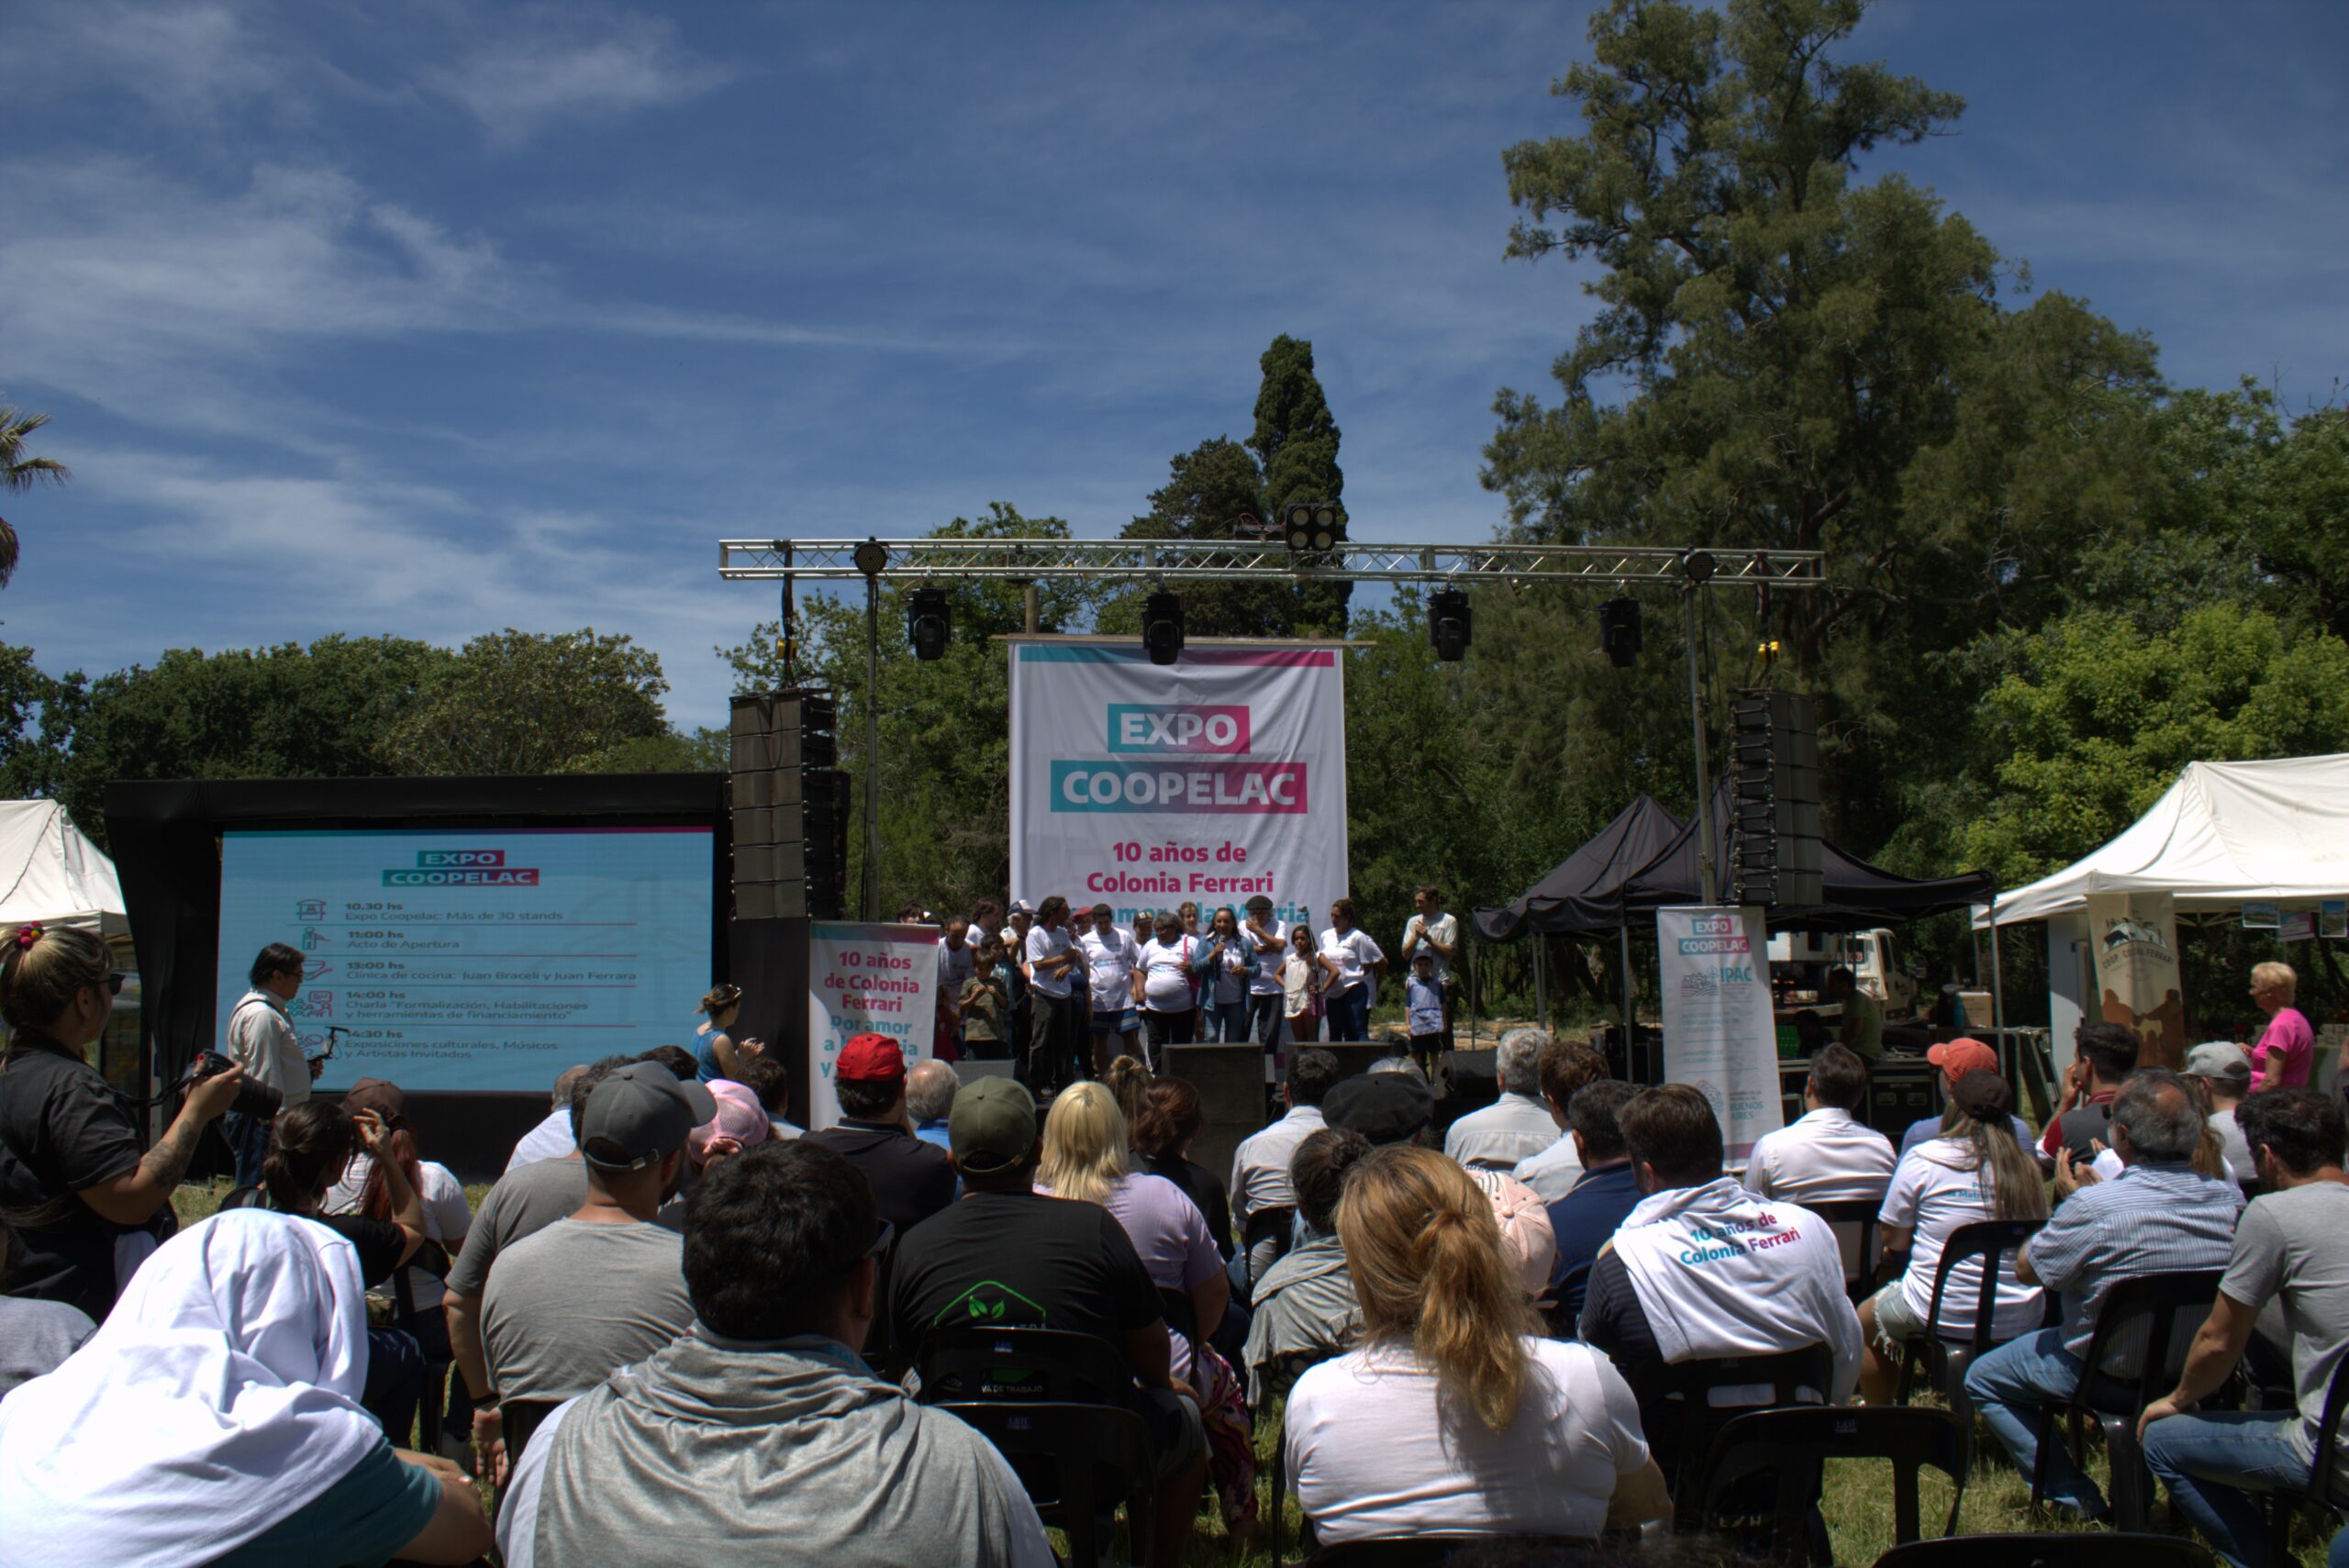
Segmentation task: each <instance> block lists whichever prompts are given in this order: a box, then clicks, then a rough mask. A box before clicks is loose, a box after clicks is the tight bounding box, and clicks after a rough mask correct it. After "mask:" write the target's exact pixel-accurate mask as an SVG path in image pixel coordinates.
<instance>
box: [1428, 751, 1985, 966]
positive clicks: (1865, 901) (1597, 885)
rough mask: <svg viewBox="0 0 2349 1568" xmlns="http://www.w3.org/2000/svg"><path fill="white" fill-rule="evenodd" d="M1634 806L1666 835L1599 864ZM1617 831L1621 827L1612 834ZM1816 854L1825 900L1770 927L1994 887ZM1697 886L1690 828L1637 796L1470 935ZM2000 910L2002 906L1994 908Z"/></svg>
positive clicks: (1681, 899) (1563, 926)
mask: <svg viewBox="0 0 2349 1568" xmlns="http://www.w3.org/2000/svg"><path fill="white" fill-rule="evenodd" d="M1642 806H1647V807H1648V808H1650V810H1649V813H1648V814H1647V815H1645V816H1642V817H1638V820H1639V825H1640V826H1641V827H1642V829H1643V830H1645V831H1649V832H1655V831H1658V830H1660V829H1661V828H1665V827H1669V828H1671V832H1670V833H1669V835H1668V836H1667V837H1665V838H1664V840H1663V841H1662V842H1661V843H1659V844H1657V845H1656V847H1655V850H1654V852H1653V853H1652V854H1650V855H1649V856H1648V857H1647V858H1646V859H1645V860H1643V861H1637V862H1628V869H1627V862H1624V861H1621V860H1618V861H1615V862H1604V861H1603V859H1602V854H1603V850H1602V847H1603V846H1606V845H1608V844H1609V841H1610V838H1613V839H1615V840H1616V841H1618V842H1619V843H1620V841H1622V840H1625V839H1627V838H1628V829H1629V828H1630V827H1631V825H1632V824H1633V821H1634V818H1635V816H1638V814H1640V813H1641V807H1642ZM1729 823H1730V795H1729V784H1728V782H1727V781H1726V780H1723V781H1722V782H1721V784H1720V785H1719V786H1717V787H1716V789H1715V790H1714V797H1713V833H1714V845H1715V847H1714V851H1713V854H1714V862H1713V863H1714V864H1715V865H1716V866H1718V867H1720V871H1721V873H1722V875H1723V877H1724V878H1726V876H1727V874H1728V868H1729V844H1730V830H1729ZM1619 829H1625V830H1626V831H1625V832H1623V833H1621V834H1619ZM1819 852H1820V869H1821V871H1822V873H1824V874H1823V877H1822V882H1823V884H1824V885H1823V889H1822V891H1823V894H1824V896H1823V898H1822V899H1821V901H1820V903H1819V904H1818V905H1816V906H1804V907H1790V906H1779V907H1776V908H1773V909H1772V910H1771V911H1770V929H1772V930H1774V931H1786V930H1810V931H1841V930H1848V929H1853V928H1854V927H1865V926H1870V925H1875V924H1877V923H1879V922H1892V921H1900V920H1916V919H1921V918H1923V917H1925V916H1928V915H1940V914H1944V913H1946V912H1948V911H1950V910H1953V909H1963V908H1965V907H1966V906H1969V905H1973V904H1978V903H1980V902H1982V901H1983V900H1984V899H1986V898H1987V897H1988V896H1989V895H1990V890H1991V889H1992V888H1993V887H1994V886H1996V885H1997V884H1995V883H1994V882H1992V880H1991V879H1990V876H1989V873H1987V872H1963V873H1959V874H1958V875H1956V876H1944V877H1932V878H1927V879H1924V880H1919V879H1917V878H1914V877H1906V876H1895V875H1894V874H1893V873H1890V872H1888V871H1883V870H1880V869H1879V868H1877V867H1876V866H1872V865H1870V864H1868V863H1867V862H1865V861H1864V860H1860V859H1859V858H1857V857H1856V856H1853V855H1848V854H1845V853H1844V852H1843V851H1841V850H1839V849H1837V848H1836V847H1835V846H1834V845H1832V844H1830V843H1826V842H1824V841H1822V842H1821V843H1820V846H1819ZM1586 857H1589V858H1588V859H1587V860H1586ZM1577 867H1580V868H1582V869H1583V871H1584V872H1586V873H1594V874H1590V875H1589V879H1588V880H1587V881H1586V884H1585V885H1584V886H1583V887H1582V888H1581V890H1580V891H1579V892H1575V891H1570V890H1566V889H1565V888H1564V887H1563V886H1562V888H1561V891H1559V892H1558V893H1557V894H1555V895H1551V896H1549V897H1547V898H1545V897H1544V895H1543V890H1544V889H1546V888H1549V887H1550V886H1551V884H1553V882H1558V883H1564V882H1565V881H1570V880H1571V875H1570V873H1574V872H1575V870H1576V868H1577ZM1703 888H1704V883H1703V878H1702V876H1701V874H1700V868H1699V867H1698V857H1697V824H1696V823H1694V822H1685V823H1681V822H1675V819H1674V818H1673V817H1672V815H1671V813H1669V812H1667V811H1665V810H1664V809H1663V807H1661V806H1656V805H1655V803H1654V802H1653V801H1652V800H1649V799H1648V797H1647V796H1645V795H1642V796H1641V797H1640V798H1639V799H1638V800H1636V801H1633V802H1632V803H1631V806H1630V807H1629V808H1628V809H1626V810H1625V811H1624V813H1623V814H1622V815H1621V816H1620V817H1616V818H1615V820H1614V821H1613V822H1610V823H1609V824H1608V825H1607V828H1605V829H1604V830H1603V831H1601V832H1600V833H1599V834H1598V837H1597V838H1594V839H1593V840H1591V841H1590V842H1589V843H1587V844H1585V845H1584V846H1583V847H1582V848H1581V849H1579V850H1576V851H1575V852H1574V853H1573V854H1572V855H1569V856H1567V857H1566V860H1565V862H1564V864H1562V865H1560V866H1559V867H1558V869H1557V870H1556V871H1553V872H1552V873H1550V874H1549V875H1548V876H1546V877H1544V878H1542V881H1541V883H1540V884H1537V885H1536V886H1535V887H1534V889H1533V890H1532V891H1531V892H1530V893H1528V894H1527V895H1525V897H1523V898H1521V899H1520V900H1519V901H1518V902H1517V903H1516V904H1512V905H1509V906H1506V907H1504V908H1501V909H1479V910H1477V911H1476V915H1475V925H1476V929H1477V930H1478V931H1480V932H1482V933H1483V934H1484V935H1485V936H1486V937H1489V938H1492V939H1494V940H1506V939H1508V938H1509V937H1513V936H1515V935H1517V934H1518V932H1519V930H1520V929H1524V927H1525V926H1528V925H1530V928H1531V929H1534V930H1539V931H1542V932H1545V933H1551V934H1568V933H1576V932H1597V931H1605V930H1612V929H1615V928H1616V927H1617V926H1619V925H1620V924H1622V923H1623V922H1624V921H1625V920H1627V919H1630V918H1631V917H1634V916H1645V915H1650V914H1653V912H1654V911H1656V910H1658V909H1661V908H1663V907H1664V906H1667V905H1673V904H1695V903H1698V902H1699V901H1700V900H1701V899H1702V898H1703V897H1704V892H1703ZM2004 912H2005V911H2004V909H2003V908H2001V910H2000V913H2001V914H2003V913H2004ZM1512 916H1514V918H1511V917H1512Z"/></svg>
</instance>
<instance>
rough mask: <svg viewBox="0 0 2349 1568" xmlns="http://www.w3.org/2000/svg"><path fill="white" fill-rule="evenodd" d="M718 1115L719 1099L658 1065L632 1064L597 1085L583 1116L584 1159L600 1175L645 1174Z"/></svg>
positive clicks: (581, 1145)
mask: <svg viewBox="0 0 2349 1568" xmlns="http://www.w3.org/2000/svg"><path fill="white" fill-rule="evenodd" d="M717 1115H718V1096H717V1095H713V1094H711V1093H710V1092H709V1089H708V1087H707V1085H705V1084H681V1083H679V1082H678V1081H677V1079H676V1075H675V1074H674V1073H671V1072H670V1071H669V1070H668V1069H667V1068H666V1067H663V1066H662V1065H661V1063H659V1062H629V1064H628V1065H627V1066H625V1067H619V1068H615V1069H614V1070H613V1071H612V1073H611V1075H610V1076H609V1077H607V1078H606V1079H605V1080H604V1081H603V1082H602V1083H600V1084H596V1087H595V1089H594V1090H593V1091H592V1092H591V1093H590V1094H589V1095H588V1096H587V1104H586V1106H585V1107H584V1109H583V1110H582V1111H581V1112H580V1116H579V1153H580V1157H581V1158H582V1159H584V1160H585V1161H586V1162H587V1163H589V1164H590V1165H593V1166H595V1167H596V1169H597V1170H599V1171H641V1170H643V1169H644V1168H645V1167H646V1166H648V1165H651V1164H653V1163H655V1162H658V1161H660V1160H661V1159H662V1158H663V1157H665V1156H667V1155H670V1154H674V1153H675V1152H676V1151H678V1150H680V1149H682V1148H684V1147H685V1134H687V1133H689V1132H691V1131H692V1130H693V1129H695V1128H697V1127H699V1126H701V1125H702V1124H703V1123H704V1122H707V1121H710V1120H712V1119H714V1118H716V1117H717Z"/></svg>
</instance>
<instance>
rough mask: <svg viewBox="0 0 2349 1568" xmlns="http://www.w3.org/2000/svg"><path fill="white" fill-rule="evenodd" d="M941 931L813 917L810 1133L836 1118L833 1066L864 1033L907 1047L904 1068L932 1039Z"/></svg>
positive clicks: (924, 1055) (925, 1053) (921, 1057)
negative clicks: (876, 1035)
mask: <svg viewBox="0 0 2349 1568" xmlns="http://www.w3.org/2000/svg"><path fill="white" fill-rule="evenodd" d="M937 1015H938V928H937V927H935V926H894V925H863V924H860V923H858V922H856V921H852V920H817V921H814V922H812V923H810V924H809V926H808V928H807V1089H808V1095H807V1100H808V1103H807V1130H809V1131H810V1132H813V1131H816V1130H817V1129H819V1128H827V1127H830V1126H832V1125H833V1124H834V1123H836V1122H838V1121H839V1120H840V1119H841V1102H840V1097H839V1095H835V1094H834V1093H833V1092H832V1066H833V1063H835V1062H838V1061H839V1060H840V1055H841V1046H843V1045H846V1044H847V1043H848V1042H849V1041H850V1040H853V1039H855V1038H856V1037H857V1036H858V1035H861V1034H885V1035H887V1036H888V1037H889V1038H890V1039H891V1040H896V1042H897V1043H898V1044H899V1045H900V1046H902V1047H903V1048H904V1049H905V1052H906V1067H907V1071H908V1072H910V1071H911V1070H912V1068H913V1065H914V1063H915V1062H926V1061H928V1060H929V1059H930V1046H931V1044H932V1043H933V1041H934V1040H936V1038H937V1032H936V1031H937Z"/></svg>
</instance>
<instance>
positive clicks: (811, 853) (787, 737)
mask: <svg viewBox="0 0 2349 1568" xmlns="http://www.w3.org/2000/svg"><path fill="white" fill-rule="evenodd" d="M838 723H839V709H838V708H837V706H835V705H834V703H833V701H832V698H831V695H830V694H829V693H827V692H820V691H813V690H808V689H805V688H793V689H790V690H786V691H780V692H754V693H751V694H748V695H740V696H737V697H735V698H734V704H733V713H732V723H731V725H730V728H729V733H730V736H731V742H732V756H731V759H730V761H731V763H732V766H731V769H730V771H729V784H730V794H731V799H732V803H733V810H734V914H735V917H736V918H738V919H743V920H770V919H818V920H836V919H839V918H840V917H841V912H842V909H843V906H844V905H845V903H846V898H845V893H846V889H847V884H848V822H849V783H848V774H846V773H843V772H841V769H840V768H839V766H838V765H837V764H838V763H839V762H840V741H839V740H838V738H837V737H836V736H835V734H834V729H835V727H836V726H837V725H838Z"/></svg>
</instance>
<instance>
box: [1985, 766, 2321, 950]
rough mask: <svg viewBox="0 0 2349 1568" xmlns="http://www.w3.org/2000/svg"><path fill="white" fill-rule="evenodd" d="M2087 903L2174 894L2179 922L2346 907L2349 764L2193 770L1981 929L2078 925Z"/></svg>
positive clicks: (2015, 896)
mask: <svg viewBox="0 0 2349 1568" xmlns="http://www.w3.org/2000/svg"><path fill="white" fill-rule="evenodd" d="M2091 893H2167V894H2169V895H2172V896H2173V897H2175V898H2176V904H2177V909H2178V912H2179V913H2180V914H2188V915H2190V914H2197V913H2210V912H2214V911H2219V910H2226V911H2232V910H2233V909H2235V908H2236V907H2237V906H2240V905H2242V904H2243V903H2244V902H2245V901H2246V900H2250V901H2257V902H2267V903H2277V904H2294V903H2299V904H2312V903H2315V902H2316V901H2318V900H2320V899H2325V898H2345V897H2349V754H2336V755H2333V756H2327V757H2286V758H2282V759H2280V760H2278V761H2276V762H2188V764H2187V765H2186V768H2185V771H2184V772H2182V773H2179V774H2178V775H2177V782H2176V784H2172V785H2170V787H2169V793H2168V794H2166V795H2163V796H2162V797H2161V799H2159V800H2157V801H2155V802H2154V806H2153V808H2152V809H2151V810H2149V811H2147V812H2146V813H2145V814H2144V815H2143V817H2139V818H2137V820H2136V821H2135V822H2133V823H2132V824H2131V825H2130V826H2129V827H2128V828H2126V829H2124V830H2123V831H2122V832H2121V836H2120V837H2118V838H2116V839H2114V840H2112V841H2111V842H2110V843H2109V844H2106V845H2105V846H2104V847H2103V848H2102V849H2100V850H2098V851H2095V852H2094V853H2092V854H2090V855H2088V856H2087V858H2085V859H2083V860H2081V861H2078V862H2076V863H2074V864H2072V865H2068V866H2066V867H2065V868H2064V869H2063V870H2062V871H2059V872H2056V873H2054V874H2053V875H2052V876H2043V877H2042V878H2040V879H2039V880H2038V881H2037V882H2034V883H2032V884H2030V885H2029V886H2026V887H2018V888H2016V889H2015V890H2014V891H2013V892H2011V893H2001V894H1999V895H1998V901H1997V902H1996V903H1995V904H1992V905H1990V906H1988V907H1987V908H1986V907H1984V906H1980V905H1976V906H1975V910H1974V924H1975V927H1976V929H1983V928H1986V927H1987V926H1989V925H1990V924H1991V922H1992V920H1993V918H1994V917H1995V919H1996V921H1997V923H1998V924H1999V925H2001V926H2009V925H2013V924H2015V923H2016V922H2017V921H2021V920H2045V919H2048V918H2050V917H2054V916H2058V915H2065V914H2073V913H2076V912H2077V911H2078V910H2079V909H2081V908H2082V907H2083V906H2085V905H2086V904H2087V895H2089V894H2091Z"/></svg>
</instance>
